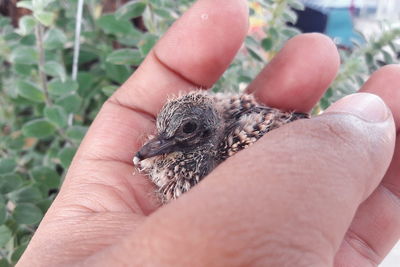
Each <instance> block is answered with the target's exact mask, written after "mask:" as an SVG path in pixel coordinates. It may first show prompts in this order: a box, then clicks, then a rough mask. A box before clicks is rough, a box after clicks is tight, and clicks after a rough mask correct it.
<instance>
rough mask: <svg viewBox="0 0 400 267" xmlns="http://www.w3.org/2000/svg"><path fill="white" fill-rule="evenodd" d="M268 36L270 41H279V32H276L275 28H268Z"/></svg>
mask: <svg viewBox="0 0 400 267" xmlns="http://www.w3.org/2000/svg"><path fill="white" fill-rule="evenodd" d="M268 34H269V37H270V38H271V39H272V40H277V39H279V32H278V30H277V29H276V28H269V30H268Z"/></svg>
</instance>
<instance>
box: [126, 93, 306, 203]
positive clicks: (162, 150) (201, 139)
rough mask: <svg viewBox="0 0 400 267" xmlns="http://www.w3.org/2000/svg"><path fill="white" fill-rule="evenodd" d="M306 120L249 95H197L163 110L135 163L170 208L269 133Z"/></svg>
mask: <svg viewBox="0 0 400 267" xmlns="http://www.w3.org/2000/svg"><path fill="white" fill-rule="evenodd" d="M308 117H309V115H308V114H305V113H296V112H284V111H281V110H279V109H275V108H270V107H267V106H263V105H261V104H259V103H257V102H256V100H255V98H254V96H253V95H249V94H226V93H217V94H214V93H211V92H208V91H193V92H191V93H188V94H186V95H182V96H180V97H178V98H176V99H172V100H169V101H168V102H167V103H166V104H165V105H164V107H163V108H162V110H161V111H160V113H159V114H158V116H157V122H156V124H157V134H156V136H155V137H152V138H150V139H149V141H148V142H147V143H145V144H144V145H143V147H142V148H141V149H140V151H139V152H137V153H136V155H135V157H134V159H133V162H134V164H135V166H137V168H138V169H139V170H140V171H141V172H144V173H146V174H147V175H148V176H149V178H150V179H151V181H152V182H153V183H154V184H155V185H156V186H157V191H158V195H159V197H160V199H161V201H162V202H163V203H167V202H169V201H170V200H172V199H175V198H178V197H179V196H180V195H181V194H183V193H184V192H186V191H188V190H189V189H190V188H192V187H193V186H194V185H196V184H197V183H198V182H200V181H201V179H203V178H204V177H205V176H206V175H207V174H209V173H210V172H211V171H212V170H213V169H214V168H215V167H216V166H217V165H218V164H220V163H221V162H223V161H224V160H226V159H227V158H228V157H230V156H233V155H234V154H235V153H237V152H238V151H240V150H242V149H245V148H247V147H248V146H250V145H252V144H253V143H254V142H256V141H257V140H258V139H259V138H260V137H262V136H263V135H264V134H266V133H267V132H269V131H271V130H273V129H275V128H278V127H280V126H282V125H284V124H286V123H289V122H291V121H294V120H297V119H302V118H308Z"/></svg>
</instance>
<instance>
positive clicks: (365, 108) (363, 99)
mask: <svg viewBox="0 0 400 267" xmlns="http://www.w3.org/2000/svg"><path fill="white" fill-rule="evenodd" d="M331 112H335V113H337V112H339V113H349V114H352V115H356V116H358V117H360V118H362V119H364V120H366V121H369V122H382V121H385V120H387V119H388V117H389V115H390V111H389V109H388V107H387V106H386V104H385V102H383V100H382V99H381V98H380V97H379V96H377V95H374V94H369V93H356V94H352V95H348V96H346V97H344V98H342V99H340V100H338V101H337V102H335V103H333V104H332V105H331V106H330V107H329V108H328V109H327V110H325V112H324V113H331Z"/></svg>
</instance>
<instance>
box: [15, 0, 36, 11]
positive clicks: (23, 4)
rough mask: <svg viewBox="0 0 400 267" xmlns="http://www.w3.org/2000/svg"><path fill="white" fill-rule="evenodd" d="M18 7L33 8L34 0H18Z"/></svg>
mask: <svg viewBox="0 0 400 267" xmlns="http://www.w3.org/2000/svg"><path fill="white" fill-rule="evenodd" d="M17 7H19V8H26V9H29V10H33V5H32V1H31V0H29V1H18V2H17Z"/></svg>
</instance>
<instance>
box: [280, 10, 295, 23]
mask: <svg viewBox="0 0 400 267" xmlns="http://www.w3.org/2000/svg"><path fill="white" fill-rule="evenodd" d="M282 16H283V18H284V20H286V21H288V22H290V23H292V24H295V23H296V21H297V14H296V13H295V12H293V11H292V10H290V9H288V10H285V12H283V15H282Z"/></svg>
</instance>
